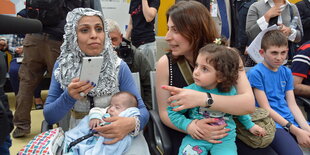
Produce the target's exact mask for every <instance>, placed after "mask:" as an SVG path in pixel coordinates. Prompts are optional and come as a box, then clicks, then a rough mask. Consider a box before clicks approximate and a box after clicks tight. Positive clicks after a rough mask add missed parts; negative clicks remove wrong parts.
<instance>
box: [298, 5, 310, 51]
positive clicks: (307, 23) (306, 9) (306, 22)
mask: <svg viewBox="0 0 310 155" xmlns="http://www.w3.org/2000/svg"><path fill="white" fill-rule="evenodd" d="M296 6H297V8H298V11H299V14H300V18H301V22H302V27H303V30H304V36H303V37H302V39H301V41H300V42H299V44H300V45H302V44H304V43H305V42H307V41H309V40H310V1H309V0H301V1H299V2H297V3H296Z"/></svg>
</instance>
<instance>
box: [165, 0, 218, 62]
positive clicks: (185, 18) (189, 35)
mask: <svg viewBox="0 0 310 155" xmlns="http://www.w3.org/2000/svg"><path fill="white" fill-rule="evenodd" d="M166 16H167V21H168V19H169V18H170V19H171V20H172V22H173V23H174V25H175V27H176V29H177V30H178V32H179V33H180V34H181V35H182V36H183V37H184V38H186V39H187V40H188V41H189V42H190V46H191V47H192V49H193V58H194V59H193V62H192V63H194V62H195V61H196V58H197V56H198V51H199V49H200V48H201V47H203V46H204V45H206V44H208V43H212V42H213V41H214V40H215V38H217V37H219V34H218V32H217V30H216V27H215V23H214V21H213V19H212V17H211V15H210V13H209V10H208V9H207V8H206V7H205V6H204V5H203V4H201V3H199V2H196V1H180V2H178V3H176V4H175V5H173V6H172V7H170V8H169V10H168V11H167V13H166Z"/></svg>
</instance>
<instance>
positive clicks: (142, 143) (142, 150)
mask: <svg viewBox="0 0 310 155" xmlns="http://www.w3.org/2000/svg"><path fill="white" fill-rule="evenodd" d="M80 121H81V120H80V119H75V118H73V117H71V118H70V129H72V128H74V127H75V126H76V125H77V124H78V123H79V122H80ZM124 155H150V151H149V147H148V145H147V142H146V140H145V137H144V136H143V131H140V133H139V135H138V136H136V137H135V138H134V139H133V140H132V143H131V147H130V148H129V149H128V151H127V152H126V153H125V154H124Z"/></svg>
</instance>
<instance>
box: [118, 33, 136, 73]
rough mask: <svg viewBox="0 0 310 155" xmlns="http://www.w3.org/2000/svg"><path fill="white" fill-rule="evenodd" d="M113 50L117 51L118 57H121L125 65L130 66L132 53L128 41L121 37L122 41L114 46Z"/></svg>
mask: <svg viewBox="0 0 310 155" xmlns="http://www.w3.org/2000/svg"><path fill="white" fill-rule="evenodd" d="M115 51H116V52H117V55H118V57H120V58H121V59H123V60H124V61H125V62H126V63H127V65H128V66H129V67H131V65H132V64H133V56H134V53H133V51H132V49H131V44H130V41H128V40H126V39H124V38H123V41H122V42H121V44H120V45H119V46H117V47H116V48H115Z"/></svg>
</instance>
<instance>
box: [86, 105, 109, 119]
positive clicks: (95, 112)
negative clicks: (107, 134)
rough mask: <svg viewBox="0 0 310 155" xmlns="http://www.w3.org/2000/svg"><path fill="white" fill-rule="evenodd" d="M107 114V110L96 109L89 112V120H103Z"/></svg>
mask: <svg viewBox="0 0 310 155" xmlns="http://www.w3.org/2000/svg"><path fill="white" fill-rule="evenodd" d="M106 112H107V108H100V107H94V108H91V109H90V111H89V114H88V116H89V120H91V119H95V118H96V119H102V117H103V115H104V114H105V113H106Z"/></svg>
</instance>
